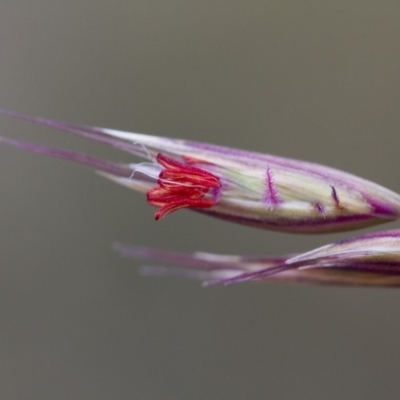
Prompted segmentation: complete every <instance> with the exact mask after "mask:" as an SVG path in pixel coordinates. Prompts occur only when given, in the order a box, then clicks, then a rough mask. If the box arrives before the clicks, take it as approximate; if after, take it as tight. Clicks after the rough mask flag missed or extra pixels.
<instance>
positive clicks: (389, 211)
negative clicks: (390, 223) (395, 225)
mask: <svg viewBox="0 0 400 400" xmlns="http://www.w3.org/2000/svg"><path fill="white" fill-rule="evenodd" d="M364 198H365V200H366V201H367V202H368V204H369V205H370V206H371V207H372V210H373V212H372V213H373V215H376V216H382V217H384V218H393V217H398V216H399V212H398V210H396V208H395V207H393V206H391V205H390V204H387V203H384V202H383V201H379V200H376V199H371V198H370V197H367V196H365V195H364Z"/></svg>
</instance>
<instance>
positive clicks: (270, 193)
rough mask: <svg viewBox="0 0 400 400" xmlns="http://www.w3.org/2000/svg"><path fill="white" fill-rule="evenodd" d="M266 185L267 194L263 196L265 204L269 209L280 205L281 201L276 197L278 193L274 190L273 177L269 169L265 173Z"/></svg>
mask: <svg viewBox="0 0 400 400" xmlns="http://www.w3.org/2000/svg"><path fill="white" fill-rule="evenodd" d="M266 185H267V194H266V196H265V202H266V203H267V204H268V205H269V206H271V207H274V206H276V205H278V204H280V203H281V200H280V199H279V197H278V191H277V190H276V187H275V184H274V176H273V173H272V170H271V168H270V167H268V168H267V171H266Z"/></svg>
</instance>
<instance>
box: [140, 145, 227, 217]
mask: <svg viewBox="0 0 400 400" xmlns="http://www.w3.org/2000/svg"><path fill="white" fill-rule="evenodd" d="M157 161H158V163H159V164H161V165H162V166H163V167H164V168H165V169H163V170H162V171H161V172H160V174H159V179H158V181H157V183H158V186H156V187H154V188H152V189H150V190H149V191H148V192H147V202H148V203H149V204H151V205H153V206H156V207H159V210H158V211H157V212H156V214H155V219H156V220H158V219H160V218H163V217H165V216H166V215H167V214H169V213H171V212H173V211H176V210H179V209H180V208H209V207H212V206H214V205H215V204H216V203H217V201H216V200H215V199H213V198H211V197H205V196H207V194H208V192H209V190H210V189H216V188H219V187H221V182H220V180H219V178H218V177H217V176H215V175H213V174H211V173H210V172H208V171H204V170H203V169H200V168H197V167H193V166H191V165H187V164H183V163H181V162H179V161H177V160H174V159H172V158H169V157H167V156H166V155H164V154H161V153H159V154H157Z"/></svg>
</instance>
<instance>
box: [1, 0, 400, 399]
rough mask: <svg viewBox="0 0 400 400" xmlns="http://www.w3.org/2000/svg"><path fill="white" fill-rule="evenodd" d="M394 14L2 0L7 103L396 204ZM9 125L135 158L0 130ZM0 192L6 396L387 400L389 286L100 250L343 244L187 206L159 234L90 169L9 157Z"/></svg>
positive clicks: (393, 311)
mask: <svg viewBox="0 0 400 400" xmlns="http://www.w3.org/2000/svg"><path fill="white" fill-rule="evenodd" d="M399 20H400V2H398V1H394V0H393V1H379V2H378V1H365V0H363V1H361V0H358V1H348V0H346V1H344V0H338V1H335V2H321V1H286V0H279V1H275V0H274V1H239V0H229V1H227V0H225V1H218V0H217V1H216V0H212V1H209V0H205V1H178V0H172V1H161V0H154V1H152V0H147V1H138V0H129V1H123V0H121V1H95V0H87V1H68V2H67V1H64V2H57V1H54V0H35V1H31V0H9V1H8V0H0V54H1V56H0V88H1V91H0V99H1V101H0V106H1V107H5V108H9V109H13V110H16V111H20V112H24V113H29V114H33V115H41V116H45V117H49V118H54V119H60V120H65V121H69V122H76V123H84V124H90V125H98V126H105V127H112V128H116V129H124V130H130V131H136V132H145V133H154V134H164V135H169V136H174V137H184V138H190V139H195V140H200V141H209V142H214V143H219V144H224V145H230V146H235V147H240V148H244V149H250V150H251V149H253V150H259V151H264V152H268V153H272V154H278V155H283V156H288V157H294V158H299V159H307V160H310V161H315V162H320V163H324V164H327V165H330V166H334V167H338V168H341V169H344V170H347V171H349V172H352V173H355V174H357V175H361V176H363V177H365V178H368V179H371V180H373V181H377V182H379V183H381V184H383V185H385V186H387V187H389V188H391V189H393V190H395V191H397V192H399V191H400V179H399V177H400V173H399V144H400V140H399V132H400V112H399V106H400V52H399V49H400V24H399ZM0 132H1V135H7V136H11V137H15V138H20V139H27V140H33V141H38V142H40V143H46V144H50V145H58V146H63V147H66V148H70V149H75V150H81V151H87V152H90V153H91V154H94V155H97V156H101V157H106V158H110V159H114V160H129V157H127V156H126V155H121V154H120V153H118V152H116V151H114V150H110V149H109V148H104V147H102V146H99V145H94V144H91V143H88V142H85V141H83V140H79V139H77V138H73V137H68V136H66V135H63V134H60V133H59V132H55V131H52V130H50V129H46V128H42V127H37V126H33V125H30V124H27V123H23V122H19V121H15V120H10V119H8V118H6V117H0ZM0 185H1V207H0V210H1V211H0V236H1V237H0V398H2V399H113V400H119V399H138V400H142V399H143V400H150V399H171V400H172V399H174V400H179V399H230V400H234V399H341V400H344V399H393V398H398V397H399V396H400V385H399V374H398V371H399V368H400V340H399V339H400V291H398V290H381V289H345V288H329V287H312V286H295V285H294V286H293V285H287V286H286V285H278V284H270V285H266V284H265V285H263V284H258V285H255V284H243V285H237V286H232V287H213V288H209V289H203V288H201V287H200V284H199V283H197V282H191V281H184V280H178V279H165V280H163V279H151V278H145V277H141V276H140V275H139V274H138V267H139V266H140V265H141V263H140V262H135V261H130V260H125V259H120V258H119V257H118V256H117V255H116V254H114V253H113V251H112V250H111V244H112V243H113V242H114V241H116V240H119V241H123V242H128V243H135V244H142V245H147V246H155V247H159V248H164V249H169V250H174V251H185V252H191V251H195V250H201V251H207V252H214V253H226V254H232V253H237V254H283V253H288V252H296V251H304V250H308V249H311V248H313V247H316V246H318V245H322V244H325V243H328V242H330V241H333V240H337V239H338V238H341V237H347V236H350V235H351V233H347V234H342V235H320V236H315V235H314V236H296V235H289V234H280V233H271V232H267V231H261V230H253V229H250V228H246V227H241V226H236V225H231V224H229V223H227V222H221V221H217V220H213V219H211V218H207V217H203V216H201V215H196V214H195V213H190V212H189V211H182V212H179V213H175V214H173V215H171V216H169V217H168V218H166V219H165V220H162V221H160V222H158V223H155V222H154V221H153V213H154V209H153V208H152V207H149V206H148V205H147V204H146V203H145V200H144V198H143V197H142V196H140V195H139V194H136V193H134V192H130V191H129V190H127V189H125V188H122V187H119V186H117V185H115V184H113V183H111V182H108V181H106V180H104V179H102V178H100V177H98V176H96V175H95V174H94V173H93V171H91V170H90V169H88V168H84V167H81V166H78V165H73V164H69V163H66V162H63V161H58V160H54V159H49V158H42V157H39V156H37V155H30V154H27V153H24V152H20V151H17V150H15V149H12V148H8V147H2V146H1V147H0ZM395 226H398V224H397V225H396V224H387V225H386V226H385V227H384V228H390V227H395ZM384 228H383V229H384Z"/></svg>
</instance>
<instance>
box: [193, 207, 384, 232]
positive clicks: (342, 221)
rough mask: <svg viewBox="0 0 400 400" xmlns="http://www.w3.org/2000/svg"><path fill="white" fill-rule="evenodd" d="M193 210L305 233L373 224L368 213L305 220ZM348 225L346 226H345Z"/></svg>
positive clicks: (241, 222) (231, 219)
mask: <svg viewBox="0 0 400 400" xmlns="http://www.w3.org/2000/svg"><path fill="white" fill-rule="evenodd" d="M193 211H196V212H200V213H203V214H207V215H209V216H213V217H215V218H219V219H222V220H224V221H231V222H236V223H239V224H242V225H248V226H252V227H256V228H262V229H271V230H274V229H275V230H280V231H284V230H285V228H287V230H288V231H290V232H294V233H296V232H298V233H302V232H307V233H313V232H315V233H321V232H325V231H326V232H329V233H333V232H335V231H338V232H342V231H345V230H346V229H347V230H354V229H357V228H364V227H368V226H371V225H373V224H372V223H371V221H372V220H373V218H372V217H371V216H370V215H366V214H361V215H348V216H339V217H336V218H324V219H315V220H310V219H305V220H289V219H281V220H275V221H270V220H261V219H256V218H250V217H248V218H246V217H239V216H235V215H229V214H222V213H220V212H217V211H213V210H212V209H207V210H200V209H199V210H197V209H194V210H193ZM381 222H382V221H380V220H379V219H376V225H378V224H379V223H381ZM346 225H348V227H346Z"/></svg>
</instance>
